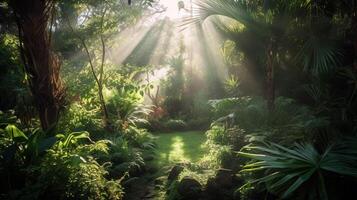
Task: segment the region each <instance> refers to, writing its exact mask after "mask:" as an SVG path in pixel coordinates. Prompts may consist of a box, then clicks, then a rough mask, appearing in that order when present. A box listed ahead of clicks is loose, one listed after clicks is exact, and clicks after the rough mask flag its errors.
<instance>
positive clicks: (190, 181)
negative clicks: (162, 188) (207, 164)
mask: <svg viewBox="0 0 357 200" xmlns="http://www.w3.org/2000/svg"><path fill="white" fill-rule="evenodd" d="M177 192H178V193H179V194H180V195H181V196H182V197H183V199H185V200H197V199H199V197H200V196H201V193H202V185H201V184H200V183H199V182H198V181H197V180H196V179H194V178H192V177H188V176H186V177H184V178H183V179H182V180H181V181H180V182H179V183H178V186H177Z"/></svg>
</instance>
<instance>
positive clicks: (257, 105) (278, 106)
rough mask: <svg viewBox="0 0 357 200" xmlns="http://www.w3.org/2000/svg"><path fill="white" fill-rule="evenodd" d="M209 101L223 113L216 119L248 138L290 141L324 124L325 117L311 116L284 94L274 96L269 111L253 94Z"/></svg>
mask: <svg viewBox="0 0 357 200" xmlns="http://www.w3.org/2000/svg"><path fill="white" fill-rule="evenodd" d="M210 104H211V105H212V107H213V109H214V111H215V113H217V115H221V116H222V114H226V116H224V115H223V117H221V118H219V119H217V121H216V123H228V124H236V125H238V126H239V127H240V128H242V129H244V130H245V131H246V132H247V134H249V137H250V138H251V139H252V140H262V139H264V138H268V139H269V140H272V141H277V142H280V143H285V144H292V143H291V142H294V141H297V140H303V139H309V138H310V137H311V135H309V134H310V133H311V132H312V131H313V130H315V129H317V128H320V127H326V126H327V125H328V121H327V120H326V119H324V118H318V117H315V116H314V114H313V112H312V111H311V110H310V109H309V108H308V107H306V106H302V105H299V104H297V103H296V102H295V101H294V100H292V99H289V98H284V97H278V98H277V99H276V101H275V109H274V110H273V111H269V110H268V109H267V107H266V103H265V101H264V100H263V99H261V98H257V97H242V98H230V99H222V100H214V101H211V102H210ZM228 113H230V114H228ZM227 114H228V115H227Z"/></svg>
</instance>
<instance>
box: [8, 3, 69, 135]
mask: <svg viewBox="0 0 357 200" xmlns="http://www.w3.org/2000/svg"><path fill="white" fill-rule="evenodd" d="M10 6H11V7H12V8H13V10H14V13H15V17H16V21H17V25H18V29H19V40H20V51H21V56H22V60H23V62H24V66H25V67H24V68H25V72H26V74H27V80H28V83H29V87H30V89H31V92H32V94H33V96H34V99H35V102H36V106H37V110H38V114H39V118H40V122H41V126H42V129H43V130H44V131H48V130H49V129H51V128H54V127H56V125H57V122H58V119H59V112H60V110H61V108H62V107H63V105H64V103H65V101H64V100H65V89H64V87H63V84H62V81H61V78H60V76H59V74H60V61H59V59H58V57H57V56H56V55H55V54H54V53H53V52H52V50H51V41H50V40H51V30H49V27H51V25H50V26H49V22H50V21H52V20H51V17H53V15H52V13H53V12H52V11H53V8H54V2H53V1H52V0H47V1H45V0H26V1H22V0H10Z"/></svg>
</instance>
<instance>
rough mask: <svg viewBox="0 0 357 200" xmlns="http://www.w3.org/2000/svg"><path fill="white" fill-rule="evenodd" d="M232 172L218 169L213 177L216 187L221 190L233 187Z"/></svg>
mask: <svg viewBox="0 0 357 200" xmlns="http://www.w3.org/2000/svg"><path fill="white" fill-rule="evenodd" d="M233 177H234V174H233V171H232V170H230V169H219V170H218V171H217V173H216V176H215V178H214V179H215V182H216V184H217V185H219V186H220V187H223V188H230V187H232V186H233Z"/></svg>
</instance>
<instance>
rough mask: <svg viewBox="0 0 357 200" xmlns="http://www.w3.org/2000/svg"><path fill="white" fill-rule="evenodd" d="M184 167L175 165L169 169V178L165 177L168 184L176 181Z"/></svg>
mask: <svg viewBox="0 0 357 200" xmlns="http://www.w3.org/2000/svg"><path fill="white" fill-rule="evenodd" d="M183 169H184V167H183V166H182V165H175V166H173V167H172V168H171V170H170V172H169V176H168V177H167V180H168V181H169V182H171V181H173V180H176V179H177V178H178V176H179V175H180V173H181V172H182V171H183Z"/></svg>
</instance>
